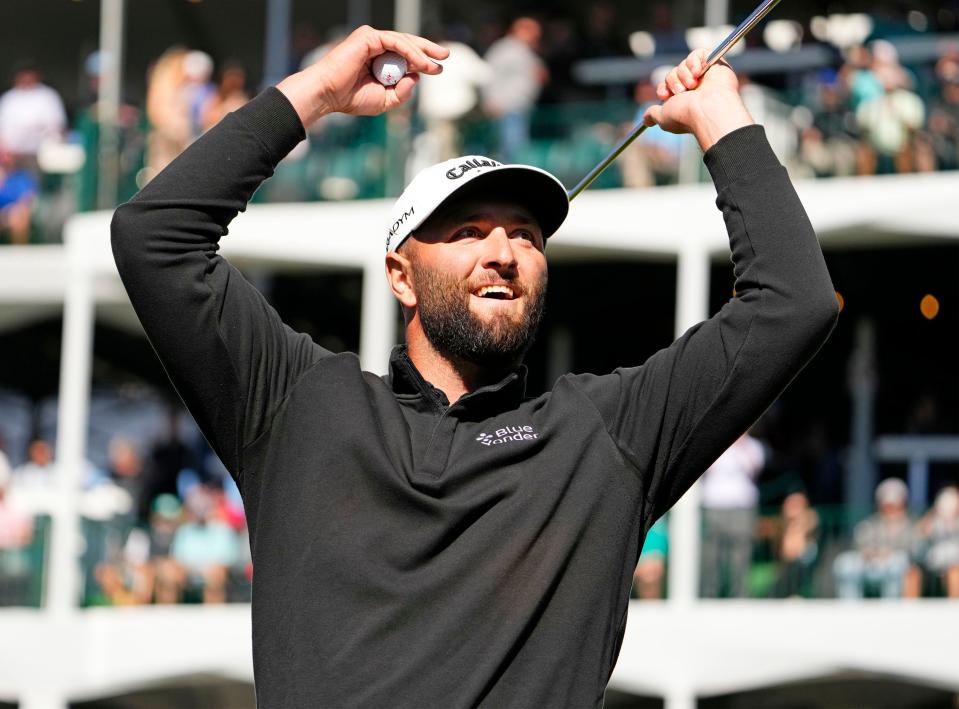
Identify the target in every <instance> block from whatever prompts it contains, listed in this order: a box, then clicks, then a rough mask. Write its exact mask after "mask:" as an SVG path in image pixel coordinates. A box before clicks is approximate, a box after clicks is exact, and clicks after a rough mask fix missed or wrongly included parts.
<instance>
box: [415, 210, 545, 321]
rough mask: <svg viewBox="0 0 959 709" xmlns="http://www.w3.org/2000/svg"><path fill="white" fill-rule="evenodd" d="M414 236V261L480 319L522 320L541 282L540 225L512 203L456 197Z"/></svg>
mask: <svg viewBox="0 0 959 709" xmlns="http://www.w3.org/2000/svg"><path fill="white" fill-rule="evenodd" d="M416 240H417V241H418V242H420V243H419V244H417V245H416V246H417V252H416V261H417V265H418V266H423V267H426V268H427V269H428V270H429V271H431V272H433V273H435V274H437V275H440V276H441V280H442V282H444V284H445V285H446V287H448V288H451V289H454V290H455V291H457V292H458V293H459V294H462V295H464V296H467V297H468V301H469V310H470V312H471V313H472V314H473V315H474V316H475V317H477V318H478V319H479V320H480V321H481V322H484V323H489V324H494V323H501V324H504V325H505V323H506V322H513V323H519V322H521V321H522V320H523V319H524V317H525V316H526V313H527V311H528V309H529V308H530V303H531V300H532V299H535V298H536V297H538V296H541V294H542V290H543V288H544V287H545V282H546V256H545V254H544V253H543V248H544V242H543V234H542V231H541V229H540V227H539V224H538V223H537V221H536V219H535V218H534V217H533V215H532V214H531V213H530V212H529V211H528V210H526V209H524V208H523V207H520V206H518V205H516V204H512V203H510V202H500V201H489V200H478V199H477V200H467V201H463V202H460V203H458V204H456V205H455V206H453V207H452V208H451V209H449V210H446V211H445V212H444V213H443V214H441V215H439V216H438V217H437V218H435V219H433V220H431V221H430V222H429V223H428V225H427V226H426V228H425V229H421V230H419V231H418V232H417V234H416ZM414 288H416V284H414ZM416 292H417V296H418V297H419V295H420V291H419V289H416ZM450 295H453V294H450ZM504 321H505V322H504Z"/></svg>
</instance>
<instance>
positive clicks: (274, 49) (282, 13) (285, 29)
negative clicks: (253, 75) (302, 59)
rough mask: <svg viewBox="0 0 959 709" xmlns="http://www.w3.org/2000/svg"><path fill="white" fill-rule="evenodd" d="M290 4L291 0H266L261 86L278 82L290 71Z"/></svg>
mask: <svg viewBox="0 0 959 709" xmlns="http://www.w3.org/2000/svg"><path fill="white" fill-rule="evenodd" d="M291 5H292V0H266V46H265V47H264V49H263V86H272V85H273V84H276V83H279V82H280V81H282V80H283V79H284V78H286V75H287V74H289V73H290V66H289V64H290V16H291V11H292V10H291Z"/></svg>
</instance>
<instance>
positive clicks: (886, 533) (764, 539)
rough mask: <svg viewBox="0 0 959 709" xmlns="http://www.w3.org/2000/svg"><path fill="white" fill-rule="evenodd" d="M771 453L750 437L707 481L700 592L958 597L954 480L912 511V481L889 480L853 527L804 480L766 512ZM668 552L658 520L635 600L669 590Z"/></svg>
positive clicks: (958, 490) (958, 493)
mask: <svg viewBox="0 0 959 709" xmlns="http://www.w3.org/2000/svg"><path fill="white" fill-rule="evenodd" d="M769 455H770V452H769V448H768V444H765V443H763V442H761V441H760V440H759V439H757V438H754V437H752V436H751V435H749V434H746V435H744V436H742V437H741V438H740V439H739V440H738V441H736V442H735V443H734V444H733V445H732V446H731V447H730V448H729V449H728V450H727V451H726V452H725V453H724V454H723V455H722V456H720V458H719V459H718V460H717V461H716V462H715V463H714V464H713V465H712V466H711V467H710V468H709V469H708V470H707V471H706V474H705V475H704V477H703V479H702V483H701V485H700V495H701V498H700V501H701V505H702V515H703V519H702V540H703V541H702V547H701V554H702V564H701V589H700V590H701V596H702V597H703V598H750V597H753V598H755V597H770V598H803V597H806V598H809V597H822V596H827V597H830V596H834V597H837V598H840V599H846V600H849V599H852V600H857V599H862V598H887V599H891V598H920V597H923V596H945V597H948V598H959V486H957V485H956V483H955V482H949V483H947V484H944V485H942V486H941V487H940V488H939V490H938V491H937V493H936V495H935V499H934V501H933V504H932V505H931V506H930V507H929V508H928V509H927V510H925V511H924V512H922V513H921V514H919V515H914V514H912V513H911V512H910V507H909V502H910V501H909V489H908V487H907V485H906V483H905V482H904V481H903V480H901V479H899V478H896V477H890V478H886V479H885V480H883V481H882V482H880V483H879V485H878V486H877V487H876V490H875V505H876V506H875V510H874V511H873V512H872V513H871V514H869V515H868V516H865V517H864V518H863V519H860V520H859V521H858V522H855V523H851V520H852V519H855V518H856V517H857V515H856V514H855V511H854V510H849V509H848V508H847V509H843V510H841V511H840V512H841V517H842V518H841V519H840V520H835V519H833V520H828V521H827V520H823V519H822V518H821V515H820V513H819V512H817V509H816V507H815V506H813V505H812V504H811V502H810V496H809V494H808V492H807V491H806V490H805V489H803V488H802V486H793V487H792V488H791V489H787V490H786V491H785V493H784V494H782V495H779V496H780V497H781V498H782V501H781V503H780V505H779V507H778V510H777V511H775V512H773V511H772V509H770V508H769V507H768V506H766V507H765V508H764V509H761V508H760V504H759V502H760V488H759V478H760V476H761V475H763V472H764V470H765V469H766V466H767V458H768V456H769ZM822 509H823V511H827V510H829V511H830V512H834V511H835V508H830V507H829V506H825V507H822ZM850 512H851V513H852V514H850ZM827 522H828V523H827ZM837 522H838V524H837ZM667 558H668V524H667V521H666V520H660V521H658V522H657V523H656V525H654V526H653V528H652V530H650V533H649V535H648V536H647V539H646V544H645V546H644V547H643V552H642V555H641V556H640V560H639V564H638V565H637V567H636V571H635V574H634V592H635V595H636V596H637V597H638V598H647V599H655V598H663V597H664V596H665V592H666V568H667Z"/></svg>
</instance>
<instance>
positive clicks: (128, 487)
mask: <svg viewBox="0 0 959 709" xmlns="http://www.w3.org/2000/svg"><path fill="white" fill-rule="evenodd" d="M108 455H109V469H108V471H107V472H108V474H109V477H110V480H111V481H112V482H113V484H114V485H116V486H117V487H119V488H120V489H122V490H123V491H124V492H126V493H127V494H128V495H129V496H130V500H131V503H132V513H133V514H132V515H131V517H132V518H131V520H130V521H131V522H143V521H146V518H147V506H148V505H149V502H150V501H149V500H147V499H145V498H146V495H145V480H144V476H143V458H142V457H141V456H140V452H139V451H138V450H137V447H136V444H135V443H133V441H131V440H129V439H128V438H124V437H122V436H114V437H113V439H111V441H110V445H109V452H108Z"/></svg>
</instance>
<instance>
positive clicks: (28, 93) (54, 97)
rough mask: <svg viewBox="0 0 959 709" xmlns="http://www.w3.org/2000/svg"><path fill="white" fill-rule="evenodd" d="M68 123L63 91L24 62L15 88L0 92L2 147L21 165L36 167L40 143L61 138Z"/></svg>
mask: <svg viewBox="0 0 959 709" xmlns="http://www.w3.org/2000/svg"><path fill="white" fill-rule="evenodd" d="M66 127H67V114H66V111H65V110H64V108H63V101H62V100H61V99H60V95H59V94H58V93H57V92H56V91H55V90H54V89H52V88H50V87H49V86H46V85H45V84H43V83H41V81H40V72H39V71H38V70H37V68H36V67H35V66H33V65H32V64H23V65H21V66H20V68H19V69H17V71H16V73H15V74H14V78H13V88H11V89H10V90H9V91H7V92H6V93H4V94H3V95H2V96H0V149H2V150H6V151H8V152H10V153H12V154H13V155H14V157H15V158H16V159H17V163H18V166H19V167H23V168H25V169H28V170H36V159H37V151H38V150H39V149H40V145H41V144H43V143H44V142H45V141H48V140H56V141H59V140H62V138H63V134H64V131H65V130H66Z"/></svg>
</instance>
